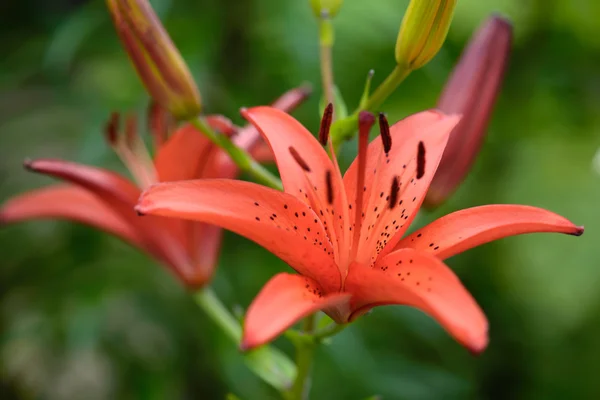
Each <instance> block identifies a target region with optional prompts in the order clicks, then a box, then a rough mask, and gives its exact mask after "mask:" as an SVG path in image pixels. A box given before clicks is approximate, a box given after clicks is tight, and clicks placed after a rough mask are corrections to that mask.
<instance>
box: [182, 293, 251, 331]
mask: <svg viewBox="0 0 600 400" xmlns="http://www.w3.org/2000/svg"><path fill="white" fill-rule="evenodd" d="M194 299H195V300H196V303H197V304H198V305H199V306H200V308H202V309H203V310H204V312H205V313H206V314H208V316H209V317H210V318H211V319H212V320H213V321H214V322H215V323H216V324H217V325H218V326H219V328H221V329H222V330H223V332H225V334H226V335H227V337H229V338H230V339H231V340H232V341H233V342H234V343H239V342H240V340H241V339H242V328H241V327H240V325H239V323H238V322H237V320H236V319H235V317H234V316H233V315H231V314H230V313H229V310H227V308H226V307H225V306H224V305H223V303H221V300H219V298H218V297H217V296H216V295H215V293H214V292H213V291H212V289H211V288H209V287H205V288H203V289H200V290H199V291H197V292H196V293H194Z"/></svg>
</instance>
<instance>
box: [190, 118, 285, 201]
mask: <svg viewBox="0 0 600 400" xmlns="http://www.w3.org/2000/svg"><path fill="white" fill-rule="evenodd" d="M188 122H189V123H190V124H192V125H193V126H194V127H196V128H197V129H198V130H200V131H201V132H202V133H203V134H204V135H206V137H207V138H208V139H209V140H210V141H211V142H213V143H214V144H215V145H217V146H219V147H220V148H221V149H223V150H224V151H225V152H226V153H227V154H228V155H229V156H230V157H231V159H232V160H233V162H235V164H236V165H237V166H238V167H239V168H240V170H242V171H244V172H246V173H248V174H249V175H251V176H252V177H253V178H254V179H256V181H257V182H259V183H262V184H263V185H266V186H269V187H271V188H273V189H277V190H282V188H283V186H282V185H281V180H280V179H279V178H277V177H276V176H275V175H273V174H272V173H271V172H269V170H268V169H266V168H265V167H263V166H262V165H261V164H260V163H258V162H257V161H256V160H254V159H253V158H252V156H251V155H250V154H249V153H248V152H247V151H245V150H243V149H241V148H239V147H238V146H236V145H235V144H234V143H233V142H232V141H231V139H229V138H228V137H227V136H225V135H222V134H220V133H217V132H215V131H214V130H212V129H211V128H210V126H208V124H207V123H206V121H205V120H204V119H203V118H202V117H199V116H197V117H194V118H192V119H190V120H189V121H188Z"/></svg>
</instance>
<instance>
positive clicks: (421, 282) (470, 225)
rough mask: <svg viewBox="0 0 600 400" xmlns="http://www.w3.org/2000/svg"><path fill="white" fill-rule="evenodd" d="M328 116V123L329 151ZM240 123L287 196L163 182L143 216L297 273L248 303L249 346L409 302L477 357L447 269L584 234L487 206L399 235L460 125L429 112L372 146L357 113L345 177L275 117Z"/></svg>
mask: <svg viewBox="0 0 600 400" xmlns="http://www.w3.org/2000/svg"><path fill="white" fill-rule="evenodd" d="M331 111H332V110H331V107H329V108H328V109H327V111H326V113H325V116H324V118H323V122H322V124H321V131H320V135H319V137H320V142H321V143H323V144H324V143H327V142H328V138H327V137H328V130H329V124H330V122H331V119H330V117H331ZM243 115H244V116H245V117H246V118H247V119H248V120H249V121H250V122H251V123H253V124H254V125H255V126H256V127H257V128H258V129H259V131H260V132H261V133H262V135H263V137H264V138H265V140H266V141H267V143H268V144H269V145H270V146H271V148H272V150H273V153H274V155H275V160H276V162H277V165H278V167H279V171H280V174H281V179H282V181H283V185H284V188H285V191H284V192H279V191H276V190H273V189H270V188H267V187H263V186H260V185H257V184H254V183H249V182H241V181H234V180H225V179H216V180H196V181H187V182H175V183H165V184H158V185H155V186H152V187H151V188H150V189H148V190H147V191H146V192H144V194H143V195H142V197H141V199H140V201H139V203H138V206H137V207H136V209H137V210H138V211H139V212H140V213H143V214H152V215H160V216H168V217H178V218H184V219H190V220H196V221H202V222H205V223H210V224H215V225H219V226H221V227H223V228H226V229H229V230H232V231H234V232H237V233H238V234H240V235H242V236H245V237H247V238H249V239H251V240H253V241H255V242H256V243H258V244H260V245H261V246H263V247H265V248H266V249H268V250H269V251H271V252H272V253H274V254H275V255H277V256H278V257H280V258H281V259H282V260H283V261H285V262H286V263H288V264H289V265H290V266H291V267H292V268H293V269H294V270H296V272H298V274H288V273H281V274H278V275H276V276H275V277H274V278H272V279H271V280H270V281H269V282H268V283H267V284H266V285H265V287H264V288H263V289H262V291H261V292H260V294H259V295H258V296H257V297H256V299H255V300H254V301H253V303H252V305H251V306H250V307H249V309H248V313H247V315H246V320H245V325H244V334H243V340H242V347H243V348H252V347H255V346H258V345H261V344H263V343H266V342H268V341H269V340H271V339H273V338H274V337H276V336H277V335H278V334H280V333H281V332H283V331H284V330H285V329H287V328H288V327H290V326H291V325H292V324H294V323H295V322H296V321H298V320H299V319H300V318H302V317H304V316H307V315H309V314H311V313H313V312H315V311H317V310H323V311H324V312H325V313H327V314H328V315H329V316H330V317H331V318H333V319H334V320H335V321H336V322H338V323H346V322H349V321H352V320H354V319H355V318H356V317H358V316H360V315H362V314H364V313H365V312H366V311H368V310H369V309H371V308H372V307H375V306H378V305H384V304H404V305H410V306H413V307H417V308H419V309H421V310H422V311H424V312H426V313H428V314H429V315H431V316H432V317H433V318H435V319H436V320H437V321H438V322H439V323H440V324H441V325H442V326H443V327H444V328H445V329H446V330H448V332H449V333H450V334H452V335H453V336H454V337H455V338H456V339H457V340H458V341H459V342H460V343H462V344H463V345H465V346H467V347H468V348H469V349H471V350H472V351H474V352H478V351H481V350H483V349H484V348H485V347H486V345H487V342H488V335H487V327H488V324H487V321H486V318H485V316H484V314H483V312H482V311H481V309H480V308H479V306H478V305H477V304H476V302H475V301H474V300H473V298H472V297H471V295H470V294H469V293H468V292H467V290H466V289H465V288H464V287H463V286H462V284H461V283H460V281H459V280H458V278H457V277H456V276H455V275H454V273H453V272H452V271H451V270H450V269H449V268H448V267H447V266H446V265H445V264H444V263H443V262H442V260H443V259H445V258H448V257H450V256H452V255H455V254H457V253H460V252H462V251H465V250H467V249H469V248H471V247H474V246H477V245H480V244H482V243H486V242H489V241H491V240H495V239H499V238H502V237H505V236H510V235H518V234H523V233H530V232H562V233H568V234H572V235H580V234H581V233H582V232H583V228H582V227H578V226H575V225H573V224H572V223H571V222H569V221H568V220H567V219H565V218H563V217H561V216H559V215H556V214H554V213H551V212H549V211H546V210H543V209H539V208H534V207H529V206H521V205H489V206H482V207H476V208H471V209H467V210H462V211H458V212H456V213H453V214H450V215H447V216H445V217H443V218H441V219H439V220H437V221H435V222H433V223H432V224H430V225H428V226H426V227H424V228H422V229H420V230H417V231H416V232H414V233H412V234H411V235H408V236H406V237H404V234H405V232H406V231H407V229H408V227H409V225H410V223H411V222H412V220H413V219H414V217H415V215H416V214H417V211H418V210H419V207H420V206H421V203H422V202H423V199H424V197H425V193H426V192H427V188H428V187H429V184H430V182H431V180H432V178H433V175H434V173H435V171H436V168H437V165H438V163H439V161H440V158H441V156H442V153H443V151H444V148H445V146H446V143H447V140H448V135H449V133H450V132H451V131H452V129H453V128H454V127H455V125H456V124H457V123H458V121H459V117H457V116H447V115H444V114H442V113H440V112H437V111H425V112H421V113H418V114H415V115H412V116H410V117H408V118H406V119H404V120H402V121H400V122H398V123H397V124H395V125H394V126H392V127H391V128H390V127H389V126H388V125H387V121H386V120H385V117H383V116H380V128H381V133H382V135H381V136H382V140H381V141H379V140H377V141H373V142H371V143H370V144H368V132H369V130H370V128H371V126H372V124H373V123H374V118H373V116H372V115H371V114H369V113H361V114H360V118H359V152H358V157H357V159H356V160H355V161H354V163H353V164H352V165H351V166H350V168H349V169H348V171H347V172H346V173H345V175H344V176H343V177H342V175H341V173H340V170H339V167H338V165H337V162H336V160H335V157H331V158H330V156H329V155H328V153H327V152H326V151H325V150H324V149H323V148H322V147H321V146H320V145H319V142H318V141H317V140H315V138H314V137H313V136H312V135H311V134H310V132H308V131H307V130H306V129H305V128H304V127H303V126H302V125H301V124H300V123H299V122H298V121H296V120H295V119H294V118H292V117H291V116H289V115H287V114H285V113H283V112H281V111H278V110H275V109H273V108H270V107H256V108H252V109H250V110H244V111H243ZM330 143H331V142H330V141H329V150H330V154H333V150H332V148H331V144H330Z"/></svg>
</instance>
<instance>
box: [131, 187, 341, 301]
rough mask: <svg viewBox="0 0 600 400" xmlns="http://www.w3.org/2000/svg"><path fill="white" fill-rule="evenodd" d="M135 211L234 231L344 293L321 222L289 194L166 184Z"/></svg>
mask: <svg viewBox="0 0 600 400" xmlns="http://www.w3.org/2000/svg"><path fill="white" fill-rule="evenodd" d="M136 210H138V211H139V212H141V213H143V214H152V215H161V216H166V217H176V218H183V219H191V220H195V221H201V222H205V223H209V224H213V225H218V226H220V227H222V228H225V229H229V230H231V231H233V232H236V233H238V234H239V235H242V236H245V237H247V238H248V239H250V240H253V241H255V242H256V243H258V244H260V245H261V246H263V247H264V248H266V249H267V250H269V251H271V252H272V253H273V254H275V255H276V256H278V257H279V258H281V259H282V260H283V261H285V262H286V263H288V264H289V265H290V266H291V267H292V268H294V269H295V270H296V271H298V272H299V273H300V274H302V275H306V276H308V277H311V278H313V279H315V280H317V281H318V282H319V283H320V284H321V285H322V286H323V288H324V289H326V290H328V291H331V290H338V289H339V287H340V274H339V271H338V270H337V267H336V265H335V263H334V260H333V251H332V250H333V249H332V246H331V243H329V242H328V241H327V238H326V234H325V230H324V228H323V226H322V224H321V222H320V221H319V220H318V218H317V216H316V215H315V213H314V212H313V211H312V210H311V209H310V208H309V207H308V206H307V205H306V204H304V203H303V202H302V201H300V200H298V199H297V198H296V197H294V196H292V195H290V194H287V193H282V192H279V191H277V190H273V189H270V188H266V187H264V186H261V185H257V184H254V183H250V182H243V181H234V180H229V179H209V180H206V179H204V180H195V181H181V182H173V183H161V184H157V185H154V186H152V187H151V188H149V189H148V190H147V191H145V192H144V193H143V194H142V197H141V198H140V201H139V203H138V205H137V207H136Z"/></svg>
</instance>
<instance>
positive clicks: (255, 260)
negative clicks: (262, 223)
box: [0, 0, 600, 400]
mask: <svg viewBox="0 0 600 400" xmlns="http://www.w3.org/2000/svg"><path fill="white" fill-rule="evenodd" d="M587 3H590V4H586V2H585V1H568V0H548V1H531V2H523V1H521V0H490V1H486V2H482V1H479V0H460V1H459V2H458V6H457V9H456V13H455V19H454V22H453V25H452V27H451V28H450V33H449V36H448V40H447V42H446V44H445V45H444V47H443V48H442V50H441V52H440V53H439V54H438V55H437V56H436V57H435V58H434V59H433V61H431V62H430V63H429V64H428V65H426V66H425V67H424V68H423V69H422V70H419V71H417V72H415V73H414V74H412V75H411V76H410V77H409V78H408V79H407V80H406V81H405V82H404V83H403V84H402V85H401V86H400V88H399V89H398V91H397V92H396V93H395V94H394V95H393V96H392V97H391V98H390V99H389V100H388V101H387V102H386V103H385V105H384V107H383V109H384V111H385V112H386V113H387V115H388V118H389V120H390V121H395V120H397V119H399V118H401V117H404V116H406V115H408V114H410V113H412V112H415V111H418V110H421V109H423V108H427V107H431V106H433V105H435V102H436V98H437V96H438V94H439V91H440V90H441V88H442V86H443V83H444V81H445V79H446V77H447V76H448V73H449V71H450V69H451V67H452V65H453V64H454V62H455V61H456V59H457V58H458V55H459V53H460V50H461V49H462V47H463V46H464V44H465V42H466V40H467V39H468V36H469V35H470V34H471V33H472V32H473V31H474V29H475V28H476V27H477V26H478V25H479V23H480V22H481V21H482V20H483V19H484V18H485V17H486V16H487V15H488V14H489V13H491V12H493V11H499V12H501V13H503V14H505V15H507V16H508V17H509V18H511V19H512V20H513V21H514V24H515V32H516V42H515V48H514V53H513V55H512V58H511V66H510V68H509V71H508V74H507V78H506V82H505V85H504V89H503V92H502V94H501V97H500V101H499V104H498V106H497V107H496V110H495V114H494V119H493V122H492V125H491V128H490V130H489V135H488V138H487V140H486V143H485V145H484V147H483V151H482V153H481V155H480V157H479V158H478V161H477V163H476V166H475V169H474V171H473V172H472V173H471V175H470V176H469V178H468V179H467V181H466V182H465V184H464V185H463V186H462V187H461V188H460V189H459V191H458V192H457V193H456V194H455V195H454V197H453V198H452V199H451V200H450V201H449V202H448V204H446V205H445V206H444V207H443V209H441V210H438V211H436V213H435V215H433V214H432V215H422V216H421V218H420V220H419V222H420V223H426V222H427V221H429V220H431V219H433V218H434V217H436V216H438V215H442V214H445V213H448V212H451V211H454V210H456V209H460V208H465V207H469V206H474V205H479V204H486V203H509V202H510V203H523V204H531V205H536V206H541V207H545V208H549V209H551V210H553V211H555V212H558V213H560V214H562V215H565V216H566V217H568V218H570V219H572V220H573V221H575V222H576V223H581V224H585V225H586V227H587V228H588V229H587V231H586V233H585V235H584V236H582V237H581V238H572V237H565V236H558V235H556V236H555V235H543V234H540V235H535V236H534V235H532V236H524V237H517V238H510V239H504V240H502V241H499V242H496V243H493V244H488V245H485V246H482V247H480V248H477V249H474V250H471V251H469V252H467V253H465V254H462V255H460V256H457V257H455V258H453V259H451V260H450V262H449V264H450V265H451V266H453V267H454V268H455V270H456V271H457V273H458V275H459V276H460V277H461V279H462V280H463V282H464V283H465V285H466V286H467V287H468V289H469V290H471V291H472V293H473V295H474V296H475V298H476V299H477V300H478V301H479V303H480V304H481V305H482V307H483V309H484V310H485V311H486V314H487V315H488V318H489V320H490V332H491V334H490V338H491V342H490V346H489V348H488V350H487V351H486V352H485V353H484V354H483V355H482V356H480V357H478V358H475V357H472V356H471V355H470V354H469V353H468V352H466V351H465V350H464V349H463V348H461V347H460V346H459V345H458V344H456V343H455V342H454V341H453V340H452V339H451V338H449V337H448V336H447V334H446V333H445V332H444V331H443V330H442V329H441V328H440V327H439V326H438V325H437V324H435V323H434V322H433V321H432V320H431V319H430V318H428V317H426V316H424V315H423V314H421V313H419V312H418V311H414V310H409V309H404V308H401V307H390V308H384V309H377V310H375V311H374V312H372V313H371V314H369V315H367V316H365V317H363V318H361V319H360V320H359V321H358V322H357V323H355V324H353V325H352V326H350V327H348V328H346V329H345V330H344V331H343V332H341V333H340V334H339V335H338V336H336V337H335V338H334V339H333V340H332V342H331V345H329V346H322V347H320V349H319V350H318V353H317V359H318V363H317V365H316V366H315V368H314V378H313V391H312V393H313V397H312V398H314V399H332V398H339V399H346V398H348V399H358V398H369V396H372V395H373V393H377V394H378V395H380V398H382V399H411V400H412V399H415V400H416V399H430V398H432V399H437V398H442V399H465V398H493V399H496V398H497V399H505V398H521V399H529V398H543V399H564V398H598V397H599V396H600V382H599V381H598V379H597V378H596V375H597V371H598V370H599V369H600V340H599V339H598V334H597V332H598V330H599V329H600V317H599V315H600V291H598V290H597V287H598V285H599V284H600V269H599V268H597V266H598V265H599V261H600V253H599V252H598V248H597V247H596V246H597V243H598V242H599V240H600V234H599V233H598V232H599V231H598V229H595V225H596V224H597V222H598V221H599V220H600V210H599V208H598V198H599V196H600V177H599V176H597V175H596V173H595V172H594V171H593V170H592V168H591V162H592V158H593V157H594V154H595V152H596V148H597V146H598V144H599V143H600V141H599V139H598V134H599V132H600V114H599V113H598V112H597V111H598V109H599V107H600V97H599V95H598V90H597V86H598V84H597V83H598V70H600V59H599V58H598V56H597V54H598V48H599V46H600V42H599V41H598V40H599V39H598V38H599V37H600V25H598V24H597V18H595V19H594V18H593V16H597V15H598V7H599V6H598V5H592V4H591V3H592V2H587ZM406 4H407V1H400V0H375V1H372V2H363V1H352V0H347V1H346V2H345V3H344V6H343V7H342V8H341V10H340V12H339V14H338V15H337V16H336V19H335V20H334V22H333V23H334V26H335V28H336V44H335V47H334V72H335V78H336V79H335V81H336V84H337V85H338V86H339V89H340V92H341V93H342V94H343V95H344V98H345V99H346V100H347V102H348V104H349V105H350V106H351V107H350V108H351V109H352V108H353V107H352V105H356V104H358V101H359V99H360V97H361V94H362V91H363V88H364V82H365V76H366V74H367V72H368V71H369V70H370V69H372V68H373V69H375V71H376V74H375V76H374V78H373V79H374V82H373V85H374V86H376V85H377V84H378V83H379V82H380V81H381V79H383V78H384V77H385V76H386V74H387V73H388V72H389V71H390V70H391V69H392V68H393V66H394V44H395V39H396V34H397V29H398V26H399V24H400V21H401V19H402V10H403V9H404V8H405V7H406ZM153 5H155V6H156V8H157V10H158V11H159V14H161V15H162V16H163V17H164V18H165V23H166V26H167V28H168V30H169V31H170V32H171V34H172V36H173V39H174V41H175V43H176V44H177V45H178V47H179V48H180V50H181V52H182V55H183V57H184V58H185V59H186V61H188V63H189V65H190V69H191V71H192V73H193V74H194V75H195V78H196V80H197V82H198V84H199V86H200V90H201V92H202V95H203V99H204V103H205V104H206V107H207V109H208V111H209V112H219V113H223V114H225V115H227V116H230V117H231V118H232V119H234V120H235V122H238V123H241V119H240V118H239V117H238V115H239V114H238V109H239V107H242V106H251V105H255V104H265V103H268V102H269V101H271V100H272V99H274V98H275V97H276V96H277V95H279V94H280V93H282V92H283V91H284V90H286V89H288V88H290V87H292V86H297V85H298V84H300V83H302V82H304V81H309V82H311V83H312V84H313V86H314V87H315V88H318V87H319V65H318V40H317V39H318V37H317V35H318V29H317V24H316V22H315V20H314V17H313V16H312V14H311V9H310V5H309V3H308V2H307V1H276V0H249V1H243V2H241V1H236V0H221V1H217V0H203V1H192V0H177V1H167V0H162V1H158V0H157V1H154V2H153ZM7 7H8V11H6V10H5V11H4V13H3V15H5V16H9V17H10V18H7V21H6V23H4V24H3V25H2V27H1V28H0V35H1V37H2V43H3V44H6V45H5V46H4V47H3V56H2V57H3V62H2V65H1V66H0V85H2V91H1V92H0V104H1V107H0V121H1V123H0V200H1V201H3V200H5V199H6V198H8V197H9V196H10V195H13V194H16V193H20V192H22V191H25V190H27V189H30V188H34V187H38V186H42V185H45V184H48V183H50V180H48V179H45V178H42V177H39V176H35V175H32V174H30V173H27V172H25V171H24V170H23V169H22V168H21V162H22V160H23V158H25V157H41V156H47V157H61V158H68V159H72V160H76V161H80V162H86V163H90V164H95V165H100V166H105V167H110V168H115V169H120V168H121V167H120V166H119V165H118V163H117V162H116V158H115V157H114V156H113V155H112V154H111V152H110V151H109V149H108V147H107V146H105V145H104V144H103V141H102V132H101V128H102V126H103V123H104V120H105V119H106V118H107V117H108V115H109V113H110V111H111V110H114V109H117V110H121V111H126V110H131V111H135V110H140V111H141V110H143V108H144V107H145V104H146V102H147V100H148V99H147V97H146V96H145V94H144V90H143V88H142V86H141V84H140V83H139V81H138V79H137V77H136V76H135V73H134V71H133V69H132V68H131V65H130V64H129V61H128V60H127V58H126V56H125V54H124V53H123V51H122V50H121V48H120V45H119V43H118V40H117V37H116V34H115V33H114V32H113V28H112V25H111V23H110V20H109V16H108V13H107V11H106V10H105V5H104V2H102V1H93V2H87V3H85V2H44V1H41V0H24V1H21V2H12V3H11V4H10V5H9V6H7ZM32 10H35V12H33V11H32ZM320 96H321V93H320V92H319V91H318V90H317V93H315V96H314V97H313V98H312V99H311V100H310V101H309V102H308V103H307V104H306V105H304V106H303V107H301V108H300V109H299V110H298V111H297V112H296V113H295V115H296V116H297V117H298V118H299V119H300V120H302V121H303V122H305V123H306V124H307V125H308V126H309V127H310V128H311V129H312V130H313V131H315V132H316V130H317V127H318V123H319V116H318V115H317V113H316V110H317V109H318V102H319V98H320ZM352 143H353V142H350V143H349V144H346V145H345V148H344V155H345V161H346V164H347V161H348V160H349V159H350V156H352V155H353V154H354V150H353V148H351V145H352ZM120 170H122V169H120ZM223 247H224V248H227V251H226V252H224V254H223V257H222V258H221V263H220V264H221V265H220V267H219V270H218V273H217V277H216V280H215V290H216V291H217V292H218V293H219V294H221V295H222V297H223V298H224V300H225V302H226V303H227V304H228V305H229V306H231V307H233V306H235V305H240V306H242V307H247V306H248V304H249V302H250V300H251V299H252V297H253V296H254V295H255V294H256V293H257V292H258V290H259V289H260V287H261V286H262V284H264V282H266V280H267V279H268V277H269V276H271V275H273V274H274V273H276V272H278V271H281V270H287V269H288V268H287V267H286V266H285V265H284V264H283V263H282V262H281V261H279V260H277V259H276V258H275V257H273V256H272V255H270V254H268V253H267V252H266V251H264V250H263V249H260V248H258V247H257V246H255V245H254V244H252V243H250V242H248V241H246V240H245V239H241V238H239V237H237V236H236V235H233V234H227V235H226V240H225V243H224V245H223ZM0 252H1V254H2V262H1V263H0V393H2V396H0V397H2V398H3V399H5V398H7V399H9V398H23V399H28V398H39V399H80V398H86V399H109V398H110V399H133V398H136V399H137V398H140V399H165V398H169V399H170V398H207V399H223V398H226V396H227V393H229V392H228V391H227V390H226V388H227V389H229V390H230V391H231V392H232V393H235V394H236V395H238V396H240V398H243V399H270V398H275V394H274V393H273V392H272V391H271V389H269V388H268V387H267V386H266V385H264V384H263V383H261V382H259V381H258V380H257V378H255V377H254V376H252V374H251V373H250V372H249V371H248V370H247V369H246V367H245V366H244V364H243V361H242V359H241V357H240V355H239V352H238V349H236V348H235V347H234V346H233V345H232V344H231V343H230V341H229V340H228V339H226V338H223V337H221V336H220V333H219V331H218V329H216V328H215V327H214V326H213V325H212V323H211V321H209V320H208V319H207V318H206V317H204V316H203V315H202V313H200V312H199V310H198V309H197V307H196V306H195V304H194V303H193V301H192V300H191V298H190V297H189V296H188V295H187V293H185V292H184V290H183V289H182V288H181V287H179V285H178V284H177V282H175V280H174V279H172V278H171V277H170V276H169V274H168V273H167V272H166V271H165V270H164V269H163V268H162V267H160V266H158V265H155V264H154V263H152V262H151V261H150V260H149V259H148V258H147V257H145V256H143V255H141V254H139V253H137V252H136V251H135V250H133V249H131V248H129V247H128V246H126V245H124V244H122V243H120V242H118V241H117V240H115V239H113V238H109V237H107V236H106V235H104V234H101V233H99V232H96V231H92V230H91V229H88V228H86V227H81V226H76V225H73V224H70V223H64V222H30V223H25V224H21V225H19V226H11V227H6V228H2V229H0ZM277 344H278V345H281V346H282V348H284V349H286V350H289V347H286V346H289V345H288V343H287V342H286V341H285V340H283V339H282V340H279V341H278V342H277ZM231 396H232V395H230V397H229V398H233V397H231Z"/></svg>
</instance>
